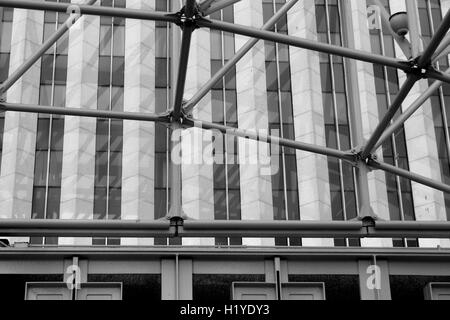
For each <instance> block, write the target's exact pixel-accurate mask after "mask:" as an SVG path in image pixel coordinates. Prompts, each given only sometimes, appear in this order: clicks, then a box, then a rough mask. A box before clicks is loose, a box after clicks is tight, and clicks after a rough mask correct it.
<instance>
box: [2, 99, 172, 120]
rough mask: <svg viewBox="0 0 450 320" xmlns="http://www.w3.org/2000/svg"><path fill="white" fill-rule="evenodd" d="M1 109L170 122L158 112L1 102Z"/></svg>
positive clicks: (166, 116)
mask: <svg viewBox="0 0 450 320" xmlns="http://www.w3.org/2000/svg"><path fill="white" fill-rule="evenodd" d="M0 110H2V111H15V112H27V113H42V114H59V115H65V116H80V117H89V118H103V119H120V120H136V121H149V122H164V123H169V122H170V120H169V117H168V115H165V114H159V115H158V114H148V113H138V112H119V111H106V110H90V109H76V108H59V107H49V106H35V105H27V104H21V103H0Z"/></svg>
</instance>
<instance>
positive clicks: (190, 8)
mask: <svg viewBox="0 0 450 320" xmlns="http://www.w3.org/2000/svg"><path fill="white" fill-rule="evenodd" d="M237 1H239V0H225V1H224V2H221V3H220V4H217V5H216V6H214V5H213V4H212V3H210V6H209V9H208V10H219V9H222V8H223V7H225V6H227V5H231V4H232V3H235V2H237ZM373 1H375V2H378V1H377V0H373ZM91 2H92V1H91ZM91 2H90V3H91ZM295 2H296V1H294V0H292V2H290V3H288V4H286V5H285V6H284V7H283V8H282V9H281V10H286V11H287V10H288V9H286V8H289V6H292V5H293V4H294V3H295ZM0 6H3V7H13V8H23V9H31V10H47V11H56V12H68V11H69V9H71V8H73V6H74V5H73V4H70V3H56V2H41V1H29V0H0ZM220 6H223V7H220ZM76 7H77V8H78V9H79V11H80V14H85V15H100V16H111V17H122V18H129V19H141V20H155V21H165V22H170V23H175V24H178V25H181V26H182V27H183V28H184V30H183V38H182V43H181V49H180V63H179V65H178V75H177V82H176V85H174V87H175V97H174V102H173V112H172V117H173V119H171V118H170V114H169V113H167V114H160V115H155V114H145V113H129V112H115V111H102V110H85V109H73V108H58V107H47V106H32V105H25V104H12V103H0V110H3V111H15V112H30V113H47V114H61V115H68V116H84V117H94V118H115V119H123V120H138V121H151V122H162V123H170V124H171V125H172V127H173V128H175V127H177V126H182V127H199V128H202V129H206V130H218V131H220V132H222V133H226V134H231V135H234V136H237V137H242V138H248V139H252V140H257V141H264V142H267V143H277V144H278V145H281V146H284V147H288V148H292V149H296V150H304V151H308V152H312V153H316V154H322V155H326V156H331V157H335V158H339V159H343V160H347V161H351V162H355V161H356V162H357V163H363V162H365V164H364V165H366V164H367V165H368V166H369V167H371V168H373V169H380V170H384V171H386V172H390V173H392V174H395V175H397V176H400V177H404V178H406V179H409V180H412V181H415V182H418V183H421V184H424V185H426V186H429V187H431V188H434V189H437V190H441V191H443V192H449V193H450V186H449V185H446V184H443V183H441V182H437V181H433V180H431V179H429V178H426V177H423V176H420V175H417V174H414V173H411V172H409V171H407V170H403V169H400V168H397V167H394V166H391V165H388V164H385V163H381V162H377V161H374V160H373V159H371V158H370V156H371V152H372V150H373V148H374V147H375V146H379V145H380V141H381V139H383V138H385V137H386V136H389V135H390V134H388V133H389V132H390V130H394V131H395V129H394V128H395V126H396V125H397V122H396V123H395V124H394V125H393V126H394V127H393V128H392V129H391V128H389V129H388V131H386V133H384V134H383V132H384V131H385V130H386V128H387V127H388V125H389V123H390V122H391V121H392V119H393V117H394V115H395V114H396V112H397V111H398V109H399V108H400V106H401V104H402V103H403V101H404V100H405V98H406V96H407V95H408V93H409V92H410V90H411V89H412V87H413V86H414V84H415V82H416V81H417V80H419V79H420V78H421V77H426V78H434V79H439V80H442V81H446V82H450V75H449V74H444V73H442V72H440V71H437V70H434V69H432V68H430V65H431V62H432V59H433V58H436V57H437V56H439V55H440V54H441V53H442V52H443V51H445V50H446V48H445V44H446V42H447V40H448V39H447V38H448V36H446V34H447V31H448V30H449V28H450V12H448V13H447V15H446V16H445V18H444V20H443V23H442V24H441V26H440V27H439V28H438V30H437V31H436V33H435V35H434V36H433V38H432V40H431V43H430V45H429V46H428V47H427V48H426V49H425V50H424V52H423V53H422V55H421V56H419V55H418V54H419V53H418V51H417V48H416V46H415V45H414V44H412V47H411V52H412V54H413V56H416V61H413V62H411V61H402V60H399V59H395V58H390V57H385V56H381V55H377V54H372V53H368V52H365V51H360V50H354V49H350V48H345V47H340V46H335V45H330V44H325V43H320V42H315V41H310V40H307V39H301V38H297V37H293V36H289V35H283V34H278V33H275V32H270V31H267V30H264V27H263V30H260V29H256V28H251V27H246V26H242V25H236V24H232V23H227V22H223V21H217V20H208V19H205V18H196V19H192V18H193V16H194V15H196V14H197V13H198V11H197V10H198V5H197V4H196V2H195V0H187V1H186V6H185V8H184V16H181V18H180V14H179V13H166V12H150V11H143V10H134V9H124V8H109V7H101V6H91V5H76ZM219 7H220V8H219ZM208 10H206V13H208ZM281 10H280V11H281ZM210 12H211V11H210ZM204 14H205V13H204ZM208 14H209V13H208ZM278 15H280V16H281V15H282V14H281V13H280V12H278V13H277V14H276V15H275V16H274V17H272V18H271V20H270V21H269V22H270V23H275V22H276V21H277V20H278V19H279V17H278ZM69 19H70V18H69ZM274 21H275V22H274ZM269 22H268V23H267V24H266V25H268V24H269ZM266 25H265V26H266ZM195 27H207V28H210V29H215V30H221V31H226V32H231V33H235V34H239V35H243V36H249V37H252V38H254V39H252V40H250V41H248V42H247V44H246V45H245V46H244V47H243V48H242V49H241V51H242V52H241V51H239V52H238V53H237V54H236V55H235V58H233V59H232V61H231V62H230V63H229V64H227V65H226V67H227V68H230V67H232V66H234V65H235V64H236V63H237V62H238V61H239V59H240V58H242V57H239V55H242V56H243V55H245V53H246V52H244V51H245V50H247V51H248V50H250V49H251V47H252V46H253V45H254V44H255V43H256V42H257V41H258V40H259V39H263V40H268V41H274V42H278V43H284V44H287V45H290V46H294V47H299V48H304V49H309V50H313V51H318V52H323V53H328V54H332V55H338V56H342V57H344V58H350V59H354V60H359V61H364V62H369V63H374V64H380V65H383V66H387V67H392V68H397V69H400V70H403V71H405V72H406V73H408V77H407V79H406V82H405V83H404V84H403V86H402V88H401V89H400V91H399V93H398V95H397V97H396V99H395V100H394V102H393V104H392V106H391V107H390V108H389V110H388V112H387V114H386V115H385V117H384V118H383V120H382V121H381V122H380V124H379V125H378V127H377V128H376V130H375V132H374V133H373V135H372V137H371V138H370V139H369V142H368V143H367V144H366V146H365V148H364V150H363V151H362V152H361V153H360V154H359V155H355V154H353V153H352V152H350V151H348V152H345V151H340V150H335V149H331V148H326V147H321V146H315V145H311V144H306V143H302V142H297V141H292V140H287V139H283V138H279V137H274V136H270V135H260V134H258V133H256V132H254V131H251V130H242V129H236V128H233V127H227V126H223V125H219V124H214V123H209V122H204V121H197V120H194V119H190V118H186V117H185V116H184V115H183V109H182V107H183V94H184V87H185V81H186V72H187V63H188V58H189V51H190V50H189V48H190V42H191V36H192V32H193V31H194V29H195ZM67 29H68V28H67ZM67 29H66V30H64V27H62V28H60V29H58V31H57V32H56V33H55V34H54V35H53V36H52V37H51V38H50V39H49V40H48V41H47V42H45V43H44V44H43V45H42V46H41V48H40V50H39V51H38V52H37V53H36V54H35V55H33V57H32V58H30V59H29V60H28V61H27V62H26V63H25V64H24V65H23V66H22V67H21V68H19V69H18V71H17V74H13V75H12V76H11V77H10V79H8V80H7V83H6V84H4V85H3V87H0V90H2V89H3V90H7V88H9V87H10V86H11V85H12V84H13V83H14V82H15V81H17V79H19V78H20V76H21V75H23V73H25V72H26V70H28V69H29V68H30V67H31V66H32V64H33V63H34V62H35V61H36V60H37V59H39V57H40V56H42V54H43V53H44V52H45V51H46V50H47V49H48V48H49V47H51V45H53V44H54V43H55V42H56V41H57V40H58V39H59V38H60V37H61V36H62V34H63V33H64V32H65V31H67ZM60 30H61V31H60ZM443 39H444V43H441V42H442V40H443ZM446 39H447V40H446ZM50 43H51V44H50ZM33 60H34V61H33ZM31 61H33V62H32V63H31ZM30 63H31V64H30ZM224 68H225V67H224ZM224 70H226V69H222V71H220V72H222V73H223V72H225V73H226V71H224ZM20 73H21V74H20ZM18 74H20V75H18ZM17 75H18V76H17ZM222 76H223V74H221V75H220V77H222ZM218 79H219V75H218V76H217V77H213V78H212V79H211V80H210V81H209V82H208V83H207V84H206V85H205V87H204V89H202V90H201V91H200V92H199V93H197V95H196V96H194V98H195V99H194V98H193V99H191V101H190V104H189V105H188V107H193V106H194V105H195V103H193V102H195V100H196V99H201V98H202V97H203V96H204V95H205V94H206V93H205V91H206V92H207V91H209V90H210V89H211V88H208V86H211V83H213V82H214V83H215V81H218ZM214 83H213V84H214ZM441 84H442V83H440V81H437V82H435V83H434V84H433V85H432V86H431V87H430V88H429V90H427V91H426V92H425V94H424V95H423V96H422V97H420V98H419V99H418V100H416V102H415V103H414V104H413V107H414V108H416V109H417V108H419V107H420V105H421V104H423V102H422V101H423V100H426V97H427V96H429V94H430V92H432V91H434V90H435V89H437V88H438V87H439V86H440V85H441ZM211 87H212V86H211ZM5 88H6V89H5ZM206 88H207V89H206ZM199 97H200V98H199ZM197 102H198V101H197ZM410 109H411V112H408V113H407V115H408V114H413V113H414V111H415V110H413V109H412V108H410ZM407 115H406V116H405V117H404V118H405V121H406V118H407ZM173 120H175V121H176V122H173ZM399 120H400V119H399ZM402 120H403V118H402ZM403 122H404V121H403ZM403 122H402V123H403ZM177 183H178V184H180V183H181V181H180V180H179V178H177ZM180 210H181V209H180ZM179 213H181V212H179ZM175 218H180V217H175ZM173 221H174V220H173V219H172V220H171V221H168V220H167V221H154V222H139V223H137V222H131V221H130V222H126V221H89V222H84V221H80V220H78V221H69V220H44V221H38V220H20V221H17V220H9V219H8V220H0V234H2V235H5V234H6V235H9V236H30V235H31V236H33V235H35V236H38V235H40V236H64V235H65V236H72V237H77V236H91V237H92V236H120V237H154V236H155V237H158V236H176V235H180V236H186V237H198V236H202V237H214V236H217V235H218V234H219V235H221V236H224V235H226V236H249V235H254V236H257V237H274V236H287V235H292V236H301V237H320V238H323V237H333V236H336V237H337V236H339V237H356V238H357V237H360V238H361V237H377V238H379V237H426V238H433V237H434V238H436V237H438V238H441V237H450V223H443V222H439V223H429V224H424V223H420V222H415V223H412V222H411V223H404V222H402V223H401V224H398V223H390V222H376V223H374V224H373V225H372V224H369V225H367V223H365V222H363V221H352V222H305V221H298V222H292V221H285V222H279V221H278V222H272V221H270V222H267V221H256V222H254V221H252V222H248V221H223V222H220V221H219V222H217V221H203V222H202V221H192V220H184V219H182V223H181V225H175V226H174V225H173Z"/></svg>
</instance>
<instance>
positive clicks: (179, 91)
mask: <svg viewBox="0 0 450 320" xmlns="http://www.w3.org/2000/svg"><path fill="white" fill-rule="evenodd" d="M195 6H196V2H195V0H187V1H186V5H185V7H184V8H185V16H186V19H191V18H192V17H193V15H194V14H195V11H196V7H195ZM193 31H194V26H193V25H191V24H190V23H188V22H186V23H185V24H184V25H183V36H182V39H181V49H180V59H179V60H178V73H177V82H176V85H175V95H174V102H173V114H172V116H173V118H174V120H176V121H177V120H179V119H180V117H181V112H182V107H183V96H184V89H185V86H186V75H187V68H188V62H189V51H190V48H191V39H192V32H193Z"/></svg>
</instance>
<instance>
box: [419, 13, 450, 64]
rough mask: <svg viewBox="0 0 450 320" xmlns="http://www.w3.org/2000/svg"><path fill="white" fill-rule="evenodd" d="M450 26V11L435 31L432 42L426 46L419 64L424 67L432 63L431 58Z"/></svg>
mask: <svg viewBox="0 0 450 320" xmlns="http://www.w3.org/2000/svg"><path fill="white" fill-rule="evenodd" d="M449 28H450V11H448V12H447V14H446V15H445V17H444V19H442V23H441V25H440V26H439V28H438V29H437V30H436V31H435V33H434V35H433V37H432V38H431V41H430V43H429V44H428V46H427V47H426V48H425V51H424V52H423V53H422V55H421V56H420V57H419V60H418V65H419V67H421V68H423V67H426V66H427V65H429V64H430V63H431V59H432V57H433V54H434V53H435V52H436V49H438V47H439V45H440V44H441V42H442V39H444V37H445V35H446V34H447V31H448V29H449Z"/></svg>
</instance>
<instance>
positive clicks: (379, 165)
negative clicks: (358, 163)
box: [368, 160, 450, 193]
mask: <svg viewBox="0 0 450 320" xmlns="http://www.w3.org/2000/svg"><path fill="white" fill-rule="evenodd" d="M368 165H369V166H370V167H372V168H375V169H378V170H383V171H386V172H389V173H392V174H395V175H397V176H399V177H402V178H406V179H408V180H411V181H415V182H417V183H420V184H423V185H425V186H428V187H430V188H433V189H437V190H441V191H443V192H446V193H450V186H449V185H447V184H445V183H442V182H438V181H435V180H433V179H430V178H426V177H424V176H421V175H418V174H415V173H412V172H409V171H407V170H404V169H400V168H398V167H394V166H391V165H389V164H386V163H383V162H378V161H374V160H369V161H368Z"/></svg>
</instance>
